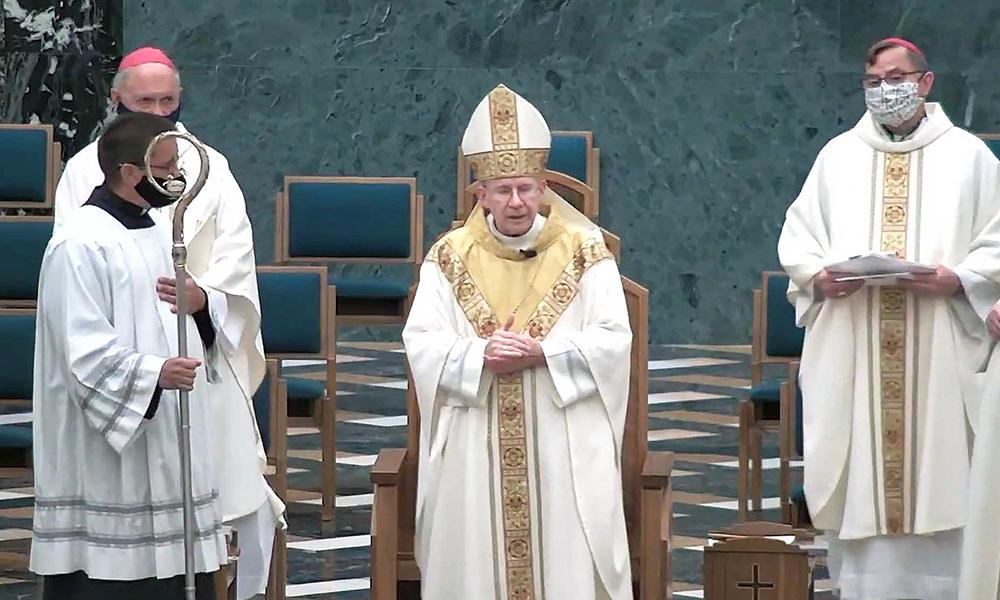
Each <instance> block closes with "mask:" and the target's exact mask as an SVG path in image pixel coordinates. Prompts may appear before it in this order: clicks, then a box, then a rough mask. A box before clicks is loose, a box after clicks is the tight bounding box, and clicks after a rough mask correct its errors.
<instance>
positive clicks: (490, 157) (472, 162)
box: [466, 149, 549, 181]
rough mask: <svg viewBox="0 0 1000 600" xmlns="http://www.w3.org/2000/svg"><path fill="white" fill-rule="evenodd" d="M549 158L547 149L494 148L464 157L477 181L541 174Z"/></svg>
mask: <svg viewBox="0 0 1000 600" xmlns="http://www.w3.org/2000/svg"><path fill="white" fill-rule="evenodd" d="M548 158H549V151H548V150H547V149H529V150H516V149H515V150H494V151H492V152H481V153H479V154H473V155H471V156H467V157H466V162H468V163H469V167H471V168H472V172H473V174H474V175H475V177H476V179H477V180H478V181H487V180H489V179H497V178H500V177H518V176H526V175H541V174H542V173H544V172H545V162H546V161H547V160H548Z"/></svg>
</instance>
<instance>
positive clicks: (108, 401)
mask: <svg viewBox="0 0 1000 600" xmlns="http://www.w3.org/2000/svg"><path fill="white" fill-rule="evenodd" d="M106 268H107V266H106V264H104V261H103V260H102V258H101V257H100V256H99V255H98V253H97V252H95V251H93V250H92V249H90V248H88V247H87V246H86V245H85V244H78V243H76V242H74V241H73V240H66V241H65V242H63V243H61V244H59V245H57V246H56V247H55V248H53V249H52V254H51V256H50V258H49V262H48V265H47V271H48V273H47V275H48V276H49V282H50V283H51V284H52V285H60V284H61V289H62V291H61V294H58V295H57V294H53V293H51V292H50V294H48V297H58V300H57V301H56V302H57V303H56V304H53V305H52V306H46V307H43V308H42V310H41V312H42V314H41V318H42V319H44V320H45V327H47V328H49V327H51V328H52V329H51V330H50V331H51V332H52V335H56V336H59V335H63V336H65V360H66V361H67V362H68V364H69V367H70V372H71V374H72V377H73V380H74V384H75V385H74V386H73V387H74V389H71V390H69V394H70V396H71V397H72V399H73V401H74V402H76V403H78V404H79V405H80V408H81V409H82V410H83V413H84V415H85V417H86V419H87V422H88V424H89V425H90V426H91V427H93V428H94V429H96V430H97V431H99V432H100V433H101V435H102V436H104V439H105V440H107V442H108V444H110V445H111V447H112V448H114V449H115V451H117V452H119V453H121V452H122V451H124V450H125V448H127V447H128V445H129V444H130V443H131V442H132V441H133V440H134V439H135V438H136V437H137V436H138V435H139V433H140V432H141V431H142V425H143V424H144V422H145V419H144V418H143V416H144V415H145V413H146V410H147V409H148V408H149V404H150V401H151V400H152V397H153V392H154V391H155V389H156V386H157V382H158V380H159V376H160V370H161V369H162V368H163V364H164V363H165V362H166V360H167V359H166V358H163V357H160V356H151V355H147V354H140V353H139V352H136V351H135V349H134V348H131V347H128V346H125V345H123V344H121V343H120V342H119V339H118V333H117V332H116V331H115V328H114V326H113V325H112V323H111V319H112V314H111V313H112V310H113V308H112V307H111V302H110V297H109V296H107V295H106V294H108V293H109V290H107V289H106V286H105V282H106V281H107V280H108V278H109V274H108V273H105V272H104V270H105V269H106ZM50 311H51V312H50ZM47 313H48V314H47ZM143 334H144V332H142V333H140V334H139V335H143ZM148 335H157V332H148Z"/></svg>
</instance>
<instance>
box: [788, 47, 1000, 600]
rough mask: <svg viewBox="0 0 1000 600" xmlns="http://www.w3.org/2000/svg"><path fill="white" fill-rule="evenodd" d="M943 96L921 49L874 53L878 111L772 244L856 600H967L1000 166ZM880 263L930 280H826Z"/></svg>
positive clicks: (834, 158) (870, 100)
mask: <svg viewBox="0 0 1000 600" xmlns="http://www.w3.org/2000/svg"><path fill="white" fill-rule="evenodd" d="M933 85H934V74H933V73H932V72H931V71H930V69H929V67H928V63H927V59H926V57H925V56H924V53H923V52H921V51H920V49H919V48H918V47H917V46H916V45H914V44H913V43H911V42H909V41H906V40H903V39H900V38H889V39H886V40H883V41H881V42H878V43H876V44H875V45H873V46H872V47H871V48H870V49H869V50H868V54H867V60H866V63H865V72H864V76H863V78H862V80H861V87H862V90H859V91H863V93H864V99H865V104H866V106H867V108H868V110H867V112H866V113H865V115H864V116H863V117H862V118H861V120H860V121H859V122H858V124H857V125H855V126H854V128H853V129H851V130H850V131H847V132H845V133H843V134H841V135H839V136H837V137H836V138H834V139H833V140H831V141H830V142H829V143H828V144H827V145H826V146H825V147H824V148H823V149H822V150H821V151H820V154H819V156H818V157H817V159H816V162H815V164H814V165H813V168H812V171H811V172H810V173H809V176H808V178H807V179H806V182H805V184H804V186H803V188H802V191H801V193H800V195H799V197H798V198H797V199H796V200H795V202H794V203H793V204H792V205H791V207H790V208H789V209H788V212H787V214H786V218H785V224H784V226H783V228H782V231H781V237H780V239H779V241H778V255H779V258H780V260H781V264H782V266H783V267H784V269H785V271H787V272H788V274H789V276H790V278H791V283H790V285H789V289H788V299H789V301H790V302H791V303H792V304H794V305H795V312H796V318H797V319H798V324H799V325H800V326H802V327H805V328H806V337H805V344H804V347H803V351H802V359H801V369H800V371H799V384H800V388H801V390H802V396H803V411H802V418H803V423H804V442H805V443H804V450H805V452H804V454H805V456H804V458H805V476H804V486H805V495H806V502H807V504H808V506H809V512H810V514H811V516H812V520H813V524H814V525H815V526H816V527H818V528H819V529H822V530H824V531H825V532H826V535H827V536H828V541H829V548H830V550H829V559H828V565H829V567H830V574H831V578H832V579H833V580H834V583H835V584H836V585H837V586H838V587H839V588H840V594H841V595H840V597H841V598H842V599H844V600H891V599H900V598H908V599H914V598H916V599H928V600H929V599H934V600H941V599H952V600H954V599H955V598H956V597H957V595H958V574H959V555H960V550H961V544H962V530H963V527H964V525H965V523H966V518H967V516H966V513H967V508H966V507H967V503H968V478H969V450H968V448H969V436H968V434H967V430H968V427H967V418H966V415H967V414H968V415H969V416H970V417H972V419H970V420H973V423H972V424H973V425H974V417H975V414H976V410H975V406H976V404H977V403H978V401H979V396H980V393H979V387H980V386H979V381H978V380H979V376H977V375H975V374H974V371H975V367H976V366H977V362H979V363H981V362H982V360H983V357H984V356H985V350H986V348H988V336H987V334H986V330H985V326H984V323H983V319H984V318H985V316H986V315H987V314H988V312H989V309H990V307H991V306H992V303H993V301H995V300H996V298H997V297H998V296H1000V286H998V285H997V284H996V283H993V282H992V281H991V280H990V279H988V278H987V277H985V276H984V275H985V274H987V273H990V272H991V271H992V270H995V269H994V268H993V266H992V264H993V262H995V261H994V260H993V259H991V257H990V256H989V254H988V252H987V251H985V250H984V248H985V247H988V246H991V245H993V244H995V243H996V241H997V240H998V239H1000V231H998V227H997V225H996V224H994V223H992V222H991V221H992V220H993V218H994V217H995V216H996V215H997V214H998V212H1000V163H998V161H997V159H996V158H995V157H994V156H993V154H992V153H991V152H990V151H989V149H988V148H987V147H986V146H985V144H983V142H982V141H980V140H979V139H978V138H976V137H975V136H973V135H971V134H969V133H967V132H965V131H963V130H962V129H960V128H958V127H955V126H954V125H953V124H952V122H951V121H950V120H949V119H948V117H947V116H946V115H945V113H944V110H943V108H942V107H941V105H939V104H937V103H930V102H926V101H925V99H926V97H927V95H928V94H929V93H930V92H931V88H932V87H933ZM869 253H879V254H890V255H893V256H894V257H896V258H899V259H904V260H906V261H909V262H911V263H920V264H922V265H925V266H927V267H929V268H928V269H926V272H924V273H920V274H914V275H908V276H904V277H899V278H881V279H868V280H864V281H861V280H849V281H844V280H843V278H844V277H845V273H843V272H836V271H835V270H834V268H832V267H830V265H833V264H835V263H837V262H840V261H842V260H845V259H848V258H850V257H854V256H857V255H864V254H869ZM983 299H985V300H983Z"/></svg>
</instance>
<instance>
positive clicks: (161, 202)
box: [135, 175, 187, 208]
mask: <svg viewBox="0 0 1000 600" xmlns="http://www.w3.org/2000/svg"><path fill="white" fill-rule="evenodd" d="M155 179H156V183H158V184H160V187H162V188H163V189H165V190H169V191H171V192H172V191H177V192H178V195H177V196H170V195H167V194H164V193H163V192H161V191H159V190H158V189H156V188H155V187H153V184H152V183H151V182H150V181H149V177H148V176H147V177H143V178H142V179H140V180H139V183H137V184H135V191H136V193H137V194H139V195H140V196H142V199H143V200H145V201H146V202H147V203H148V204H149V205H150V206H151V207H152V208H163V207H164V206H170V205H171V204H173V203H174V202H177V200H179V199H180V193H181V192H183V191H184V188H185V187H187V182H186V181H184V176H183V175H178V176H177V177H174V178H172V179H164V178H162V177H156V178H155Z"/></svg>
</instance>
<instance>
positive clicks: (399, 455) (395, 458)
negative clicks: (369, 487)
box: [371, 448, 406, 486]
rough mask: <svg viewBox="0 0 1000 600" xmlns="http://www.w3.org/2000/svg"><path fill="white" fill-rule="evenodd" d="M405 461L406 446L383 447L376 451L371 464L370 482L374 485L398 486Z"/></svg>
mask: <svg viewBox="0 0 1000 600" xmlns="http://www.w3.org/2000/svg"><path fill="white" fill-rule="evenodd" d="M405 462H406V448H385V449H383V450H382V451H381V452H379V453H378V458H377V459H375V464H374V465H373V466H372V475H371V476H372V483H374V484H375V485H387V486H398V485H399V481H400V479H401V478H402V476H403V464H404V463H405Z"/></svg>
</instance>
